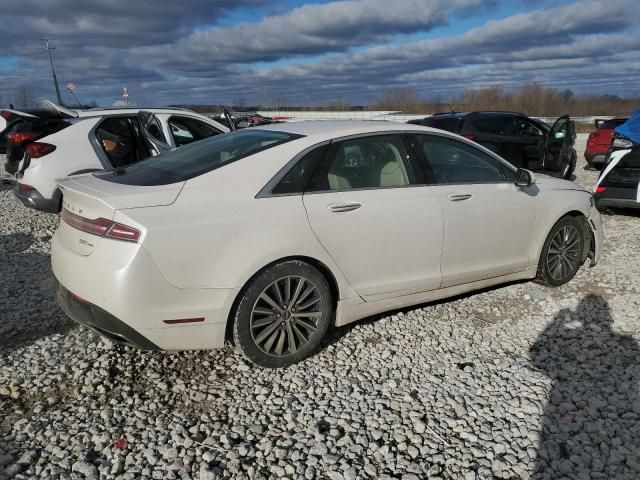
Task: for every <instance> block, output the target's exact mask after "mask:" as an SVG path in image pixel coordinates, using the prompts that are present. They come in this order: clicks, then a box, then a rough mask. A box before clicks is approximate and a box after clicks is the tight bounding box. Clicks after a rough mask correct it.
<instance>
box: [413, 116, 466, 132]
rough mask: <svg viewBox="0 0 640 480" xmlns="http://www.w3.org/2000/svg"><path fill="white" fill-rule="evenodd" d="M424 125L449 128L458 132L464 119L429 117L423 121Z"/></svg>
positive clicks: (448, 129)
mask: <svg viewBox="0 0 640 480" xmlns="http://www.w3.org/2000/svg"><path fill="white" fill-rule="evenodd" d="M422 125H424V126H425V127H433V128H439V129H440V130H447V131H448V132H457V131H459V130H460V127H461V126H462V120H461V119H459V118H455V117H427V118H425V119H424V120H423V121H422Z"/></svg>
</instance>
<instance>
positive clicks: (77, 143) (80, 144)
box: [21, 119, 103, 198]
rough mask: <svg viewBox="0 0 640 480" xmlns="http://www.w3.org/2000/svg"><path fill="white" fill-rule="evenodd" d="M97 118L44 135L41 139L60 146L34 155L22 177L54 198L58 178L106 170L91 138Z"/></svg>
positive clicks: (43, 193) (27, 182) (46, 195)
mask: <svg viewBox="0 0 640 480" xmlns="http://www.w3.org/2000/svg"><path fill="white" fill-rule="evenodd" d="M97 121H98V119H86V120H82V121H79V122H76V123H74V124H73V125H71V126H70V127H67V128H65V129H64V130H61V131H59V132H57V133H54V134H52V135H49V136H47V137H44V138H42V139H40V140H39V141H40V142H45V143H51V144H53V145H55V146H56V149H55V151H53V152H52V153H50V154H48V155H46V156H44V157H42V158H32V159H31V161H30V164H29V168H27V169H26V170H25V172H24V176H23V177H22V180H21V181H22V182H23V183H26V184H28V185H31V186H33V187H35V188H36V189H37V190H38V191H39V192H40V193H41V194H42V196H44V197H45V198H51V197H53V193H54V192H55V190H56V188H57V186H56V180H57V179H59V178H64V177H66V176H68V175H71V174H74V173H76V172H82V171H85V172H86V171H90V170H91V171H93V170H102V169H103V166H102V164H101V163H100V161H99V160H98V157H97V155H96V152H95V150H94V149H93V146H92V145H91V143H90V141H89V133H90V131H91V129H92V128H93V127H94V126H95V124H96V123H97Z"/></svg>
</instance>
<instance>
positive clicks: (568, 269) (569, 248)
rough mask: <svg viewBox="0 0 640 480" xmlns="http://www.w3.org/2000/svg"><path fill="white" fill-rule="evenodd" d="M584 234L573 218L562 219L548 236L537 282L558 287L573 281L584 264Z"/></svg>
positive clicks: (543, 249) (539, 265) (578, 223)
mask: <svg viewBox="0 0 640 480" xmlns="http://www.w3.org/2000/svg"><path fill="white" fill-rule="evenodd" d="M583 252H584V234H583V230H582V226H581V225H580V222H579V221H578V220H577V219H576V218H573V217H568V216H567V217H563V218H561V219H560V220H559V221H558V222H557V223H556V224H555V225H554V226H553V228H552V229H551V231H550V232H549V235H548V236H547V239H546V241H545V242H544V246H543V247H542V254H541V255H540V263H539V264H538V277H537V280H538V281H539V282H541V283H544V284H546V285H550V286H553V287H558V286H560V285H564V284H565V283H567V282H568V281H569V280H571V279H572V278H573V277H574V276H575V274H576V273H577V272H578V269H579V268H580V265H581V264H582V254H583Z"/></svg>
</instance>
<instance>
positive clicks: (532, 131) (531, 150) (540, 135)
mask: <svg viewBox="0 0 640 480" xmlns="http://www.w3.org/2000/svg"><path fill="white" fill-rule="evenodd" d="M515 121H516V135H517V137H518V140H519V142H520V148H521V154H522V160H523V161H522V164H521V165H516V166H518V167H522V168H528V169H530V170H537V169H539V168H540V166H541V165H542V159H543V158H544V148H545V138H546V136H545V132H544V131H543V130H542V129H541V128H540V126H538V125H536V123H535V122H533V121H531V120H530V119H528V118H526V117H520V116H518V117H515Z"/></svg>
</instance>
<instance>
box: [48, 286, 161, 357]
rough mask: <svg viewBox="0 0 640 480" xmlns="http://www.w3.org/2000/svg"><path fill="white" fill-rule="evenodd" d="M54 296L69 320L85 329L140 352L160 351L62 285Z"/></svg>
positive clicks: (136, 333)
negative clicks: (140, 350)
mask: <svg viewBox="0 0 640 480" xmlns="http://www.w3.org/2000/svg"><path fill="white" fill-rule="evenodd" d="M56 296H57V299H58V304H59V305H60V307H61V308H62V310H63V311H64V313H66V314H67V316H68V317H69V318H71V319H72V320H73V321H75V322H77V323H79V324H81V325H84V326H85V327H89V328H90V329H92V330H93V331H95V332H97V333H98V334H100V335H102V336H104V337H107V338H109V339H111V340H112V341H114V342H117V343H121V344H125V345H130V346H133V347H137V348H140V349H142V350H160V348H159V347H158V346H157V345H156V344H154V343H153V342H152V341H150V340H149V339H148V338H146V337H145V336H144V335H141V334H140V333H139V332H137V331H136V330H134V329H133V328H131V327H130V326H129V325H127V324H126V323H124V322H122V321H120V320H118V319H117V318H116V317H114V316H113V315H111V314H110V313H109V312H107V311H105V310H103V309H101V308H100V307H98V306H96V305H93V304H92V303H89V302H87V301H86V300H84V299H82V298H80V297H78V296H75V295H73V294H72V293H71V292H70V291H69V290H67V289H66V288H64V287H63V286H62V285H58V293H57V295H56Z"/></svg>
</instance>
